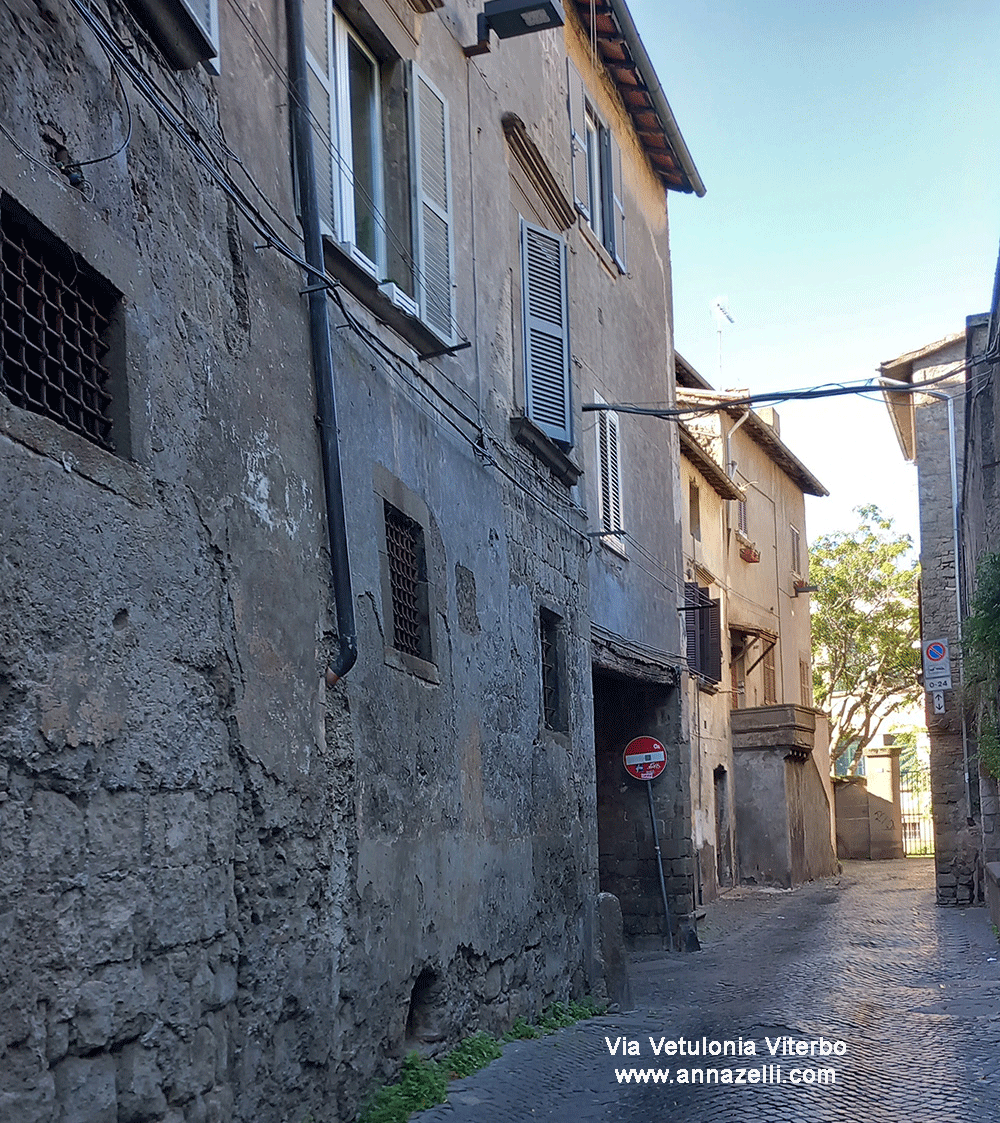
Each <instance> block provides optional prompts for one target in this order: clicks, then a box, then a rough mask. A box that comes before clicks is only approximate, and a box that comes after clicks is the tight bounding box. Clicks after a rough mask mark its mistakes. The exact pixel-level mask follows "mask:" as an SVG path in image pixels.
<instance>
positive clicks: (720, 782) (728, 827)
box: [712, 764, 733, 889]
mask: <svg viewBox="0 0 1000 1123" xmlns="http://www.w3.org/2000/svg"><path fill="white" fill-rule="evenodd" d="M712 776H713V778H714V780H715V845H716V851H715V866H716V869H715V875H716V880H717V883H718V885H719V888H720V889H721V888H722V887H723V886H724V885H732V883H733V830H732V812H731V809H730V806H729V773H728V772H727V771H726V770H725V768H723V767H722V765H721V764H720V765H719V767H718V768H716V769H715V771H714V772H713V773H712Z"/></svg>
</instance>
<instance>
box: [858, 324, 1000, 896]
mask: <svg viewBox="0 0 1000 1123" xmlns="http://www.w3.org/2000/svg"><path fill="white" fill-rule="evenodd" d="M965 353H966V337H965V332H964V331H962V332H957V333H956V334H954V335H951V336H948V337H947V338H945V339H942V340H938V341H937V342H935V343H932V344H929V345H928V346H926V347H922V348H920V349H919V350H917V351H912V352H909V353H907V354H905V355H900V356H899V357H898V358H896V359H892V360H890V361H888V362H885V363H882V364H881V366H880V368H879V369H880V372H881V374H882V376H883V377H884V378H886V379H894V380H896V381H897V382H902V383H906V384H908V385H912V386H917V385H920V384H922V383H927V382H933V384H934V385H933V387H928V389H929V390H931V389H932V390H933V394H931V393H925V394H920V393H917V394H912V393H892V392H888V393H887V394H886V401H887V405H888V409H889V414H890V417H891V419H892V423H893V427H894V428H895V430H896V436H897V438H898V440H899V444H900V448H901V449H902V452H903V455H904V457H905V458H906V459H907V460H910V461H913V462H914V463H915V464H916V466H917V486H918V496H919V502H920V572H921V578H920V630H921V636H922V638H923V640H924V641H929V640H932V639H942V638H943V639H947V640H948V642H949V644H950V648H951V651H952V652H954V653H955V654H954V655H953V657H952V671H953V681H954V687H955V689H953V690H950V691H946V692H945V694H944V707H945V708H944V713H943V714H936V713H935V712H934V708H933V704H932V701H931V698H930V696H927V695H925V713H926V722H927V730H928V734H929V737H930V769H931V797H932V801H933V809H934V855H935V858H934V860H935V867H936V871H937V900H938V903H939V904H942V905H964V904H969V903H970V902H972V901H976V900H981V899H982V862H981V856H980V840H981V832H980V827H979V782H978V775H977V770H976V767H975V763H974V745H973V743H972V740H971V737H970V732H969V728H968V725H967V723H966V722H965V720H964V716H963V709H962V699H961V690H960V682H961V680H960V666H959V664H960V659H961V647H960V626H959V618H960V616H959V605H960V602H961V600H962V593H963V590H962V589H961V587H959V588H957V589H956V579H957V577H958V573H957V570H956V561H955V554H956V519H957V518H958V517H959V515H958V503H959V498H960V493H959V492H958V490H957V489H958V488H959V487H960V486H961V480H962V475H963V463H964V435H965V410H964V396H965V386H966V362H965ZM948 399H950V400H951V407H950V409H949V402H948ZM949 417H950V418H951V419H952V420H951V421H950V420H949ZM953 481H954V483H953ZM963 611H964V610H963Z"/></svg>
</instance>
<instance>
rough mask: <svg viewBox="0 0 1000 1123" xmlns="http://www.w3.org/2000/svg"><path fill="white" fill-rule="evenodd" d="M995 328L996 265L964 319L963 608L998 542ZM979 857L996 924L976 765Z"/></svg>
mask: <svg viewBox="0 0 1000 1123" xmlns="http://www.w3.org/2000/svg"><path fill="white" fill-rule="evenodd" d="M998 332H1000V264H998V267H997V276H996V281H995V284H994V291H993V300H992V303H991V307H990V312H989V313H987V314H983V315H978V316H969V317H968V318H967V320H966V362H967V364H968V375H969V377H968V379H967V381H966V387H965V456H964V480H963V487H962V569H963V577H964V589H965V592H966V606H967V608H968V603H969V600H970V598H971V597H972V596H973V595H974V594H975V591H976V584H977V582H976V574H977V570H978V567H979V563H980V561H981V559H982V558H983V556H984V555H985V554H991V553H996V549H997V547H996V543H997V541H998V540H1000V490H998V481H997V467H998V460H1000V458H998V456H997V453H996V447H997V446H996V432H997V415H998V412H1000V396H998V394H997V389H996V380H997V373H998V367H1000V362H998V354H997V336H998ZM979 793H980V809H979V811H980V822H981V824H982V859H983V864H984V870H985V882H986V898H987V903H988V904H989V907H990V914H991V919H992V921H993V923H994V924H1000V782H998V780H997V778H996V777H994V776H992V775H991V774H990V773H989V771H988V770H987V769H986V768H985V767H982V766H981V767H980V768H979Z"/></svg>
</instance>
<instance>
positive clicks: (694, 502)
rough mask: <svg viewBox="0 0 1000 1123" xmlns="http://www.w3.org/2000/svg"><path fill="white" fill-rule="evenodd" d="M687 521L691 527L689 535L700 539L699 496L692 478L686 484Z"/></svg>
mask: <svg viewBox="0 0 1000 1123" xmlns="http://www.w3.org/2000/svg"><path fill="white" fill-rule="evenodd" d="M688 522H689V523H690V527H691V537H692V538H695V539H697V540H698V541H699V542H700V541H701V497H700V495H699V494H698V485H697V484H696V483H695V482H694V481H693V480H692V481H691V483H690V484H689V485H688Z"/></svg>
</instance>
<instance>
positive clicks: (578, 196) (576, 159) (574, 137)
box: [566, 59, 590, 222]
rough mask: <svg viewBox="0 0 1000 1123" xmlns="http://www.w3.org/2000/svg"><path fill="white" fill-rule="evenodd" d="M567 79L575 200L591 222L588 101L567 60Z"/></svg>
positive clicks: (577, 206) (578, 75)
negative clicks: (588, 169) (588, 167)
mask: <svg viewBox="0 0 1000 1123" xmlns="http://www.w3.org/2000/svg"><path fill="white" fill-rule="evenodd" d="M566 81H567V83H568V85H569V143H570V167H571V169H572V172H573V202H574V204H575V205H576V209H577V210H578V211H579V212H580V214H582V215H583V217H584V218H585V219H586V220H587V221H588V222H590V203H589V200H590V191H589V189H588V186H587V185H588V182H589V180H588V177H587V124H586V122H587V101H586V95H585V93H584V88H583V79H582V78H581V77H580V73H579V71H578V70H577V69H576V67H575V66H574V65H573V64H572V63H571V62H570V60H569V59H567V60H566Z"/></svg>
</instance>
